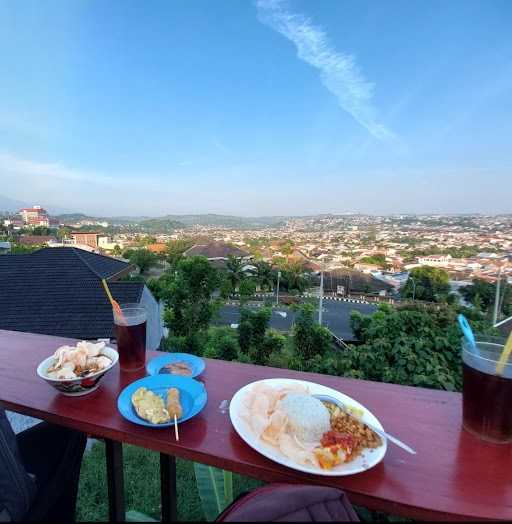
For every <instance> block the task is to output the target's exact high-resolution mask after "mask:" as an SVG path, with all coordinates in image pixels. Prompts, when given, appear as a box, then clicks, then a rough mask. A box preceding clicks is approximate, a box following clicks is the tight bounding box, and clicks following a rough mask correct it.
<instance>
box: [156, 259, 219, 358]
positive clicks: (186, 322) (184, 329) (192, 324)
mask: <svg viewBox="0 0 512 524" xmlns="http://www.w3.org/2000/svg"><path fill="white" fill-rule="evenodd" d="M219 281H220V279H219V274H218V271H217V270H216V269H215V268H213V267H212V266H211V265H210V263H209V262H208V260H207V259H206V258H205V257H199V256H198V257H190V258H183V259H182V260H180V261H179V262H178V263H177V265H176V267H175V269H174V270H173V271H167V272H166V273H165V274H164V275H162V276H161V277H160V278H159V279H158V280H153V281H152V282H151V283H150V284H149V286H150V289H151V290H152V291H153V292H154V294H155V296H156V297H157V298H158V299H162V300H163V301H164V303H165V306H166V310H165V315H164V321H165V325H166V326H167V327H168V328H169V330H170V332H171V338H170V340H169V344H170V346H169V347H177V348H180V349H183V350H184V351H189V352H191V353H200V352H201V351H202V349H201V342H204V337H205V336H206V332H207V329H208V326H209V324H210V320H211V319H212V316H213V314H214V313H215V311H216V310H217V308H218V306H219V304H218V303H217V302H216V301H214V300H213V299H212V295H213V292H214V291H215V290H216V289H217V288H218V285H219Z"/></svg>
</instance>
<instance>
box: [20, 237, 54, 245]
mask: <svg viewBox="0 0 512 524" xmlns="http://www.w3.org/2000/svg"><path fill="white" fill-rule="evenodd" d="M17 242H18V244H21V245H22V246H45V245H48V244H51V243H53V242H57V239H56V238H55V237H54V236H52V235H22V236H20V237H19V238H18V240H17Z"/></svg>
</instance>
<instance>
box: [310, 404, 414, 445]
mask: <svg viewBox="0 0 512 524" xmlns="http://www.w3.org/2000/svg"><path fill="white" fill-rule="evenodd" d="M313 397H315V398H317V399H318V400H321V401H322V402H330V403H331V404H335V405H336V406H338V407H339V408H340V409H341V410H342V411H344V412H345V413H347V414H348V415H350V416H351V417H354V415H353V414H352V413H351V412H350V410H349V409H348V408H347V406H345V404H343V402H342V401H341V400H338V399H337V398H334V397H331V396H329V395H313ZM354 418H356V419H357V417H354ZM357 420H359V419H357ZM360 422H362V423H363V424H365V425H366V426H367V427H369V428H370V429H371V430H372V431H374V432H375V433H377V435H379V436H380V437H382V438H385V439H386V440H389V441H390V442H392V443H393V444H395V445H396V446H398V447H399V448H402V449H403V450H405V451H407V453H411V455H416V451H414V449H412V448H411V447H409V446H408V445H407V444H404V443H403V442H402V441H401V440H398V439H397V438H396V437H393V435H390V434H389V433H386V432H385V431H384V430H382V429H379V428H377V427H375V426H374V425H373V424H369V423H368V422H363V421H360Z"/></svg>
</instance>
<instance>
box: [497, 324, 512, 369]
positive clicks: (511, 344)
mask: <svg viewBox="0 0 512 524" xmlns="http://www.w3.org/2000/svg"><path fill="white" fill-rule="evenodd" d="M510 353H512V331H511V332H510V335H509V336H508V339H507V342H506V344H505V347H504V348H503V351H502V352H501V356H500V359H499V360H498V364H497V365H496V375H501V374H502V373H503V370H504V369H505V366H506V365H507V360H508V358H509V357H510Z"/></svg>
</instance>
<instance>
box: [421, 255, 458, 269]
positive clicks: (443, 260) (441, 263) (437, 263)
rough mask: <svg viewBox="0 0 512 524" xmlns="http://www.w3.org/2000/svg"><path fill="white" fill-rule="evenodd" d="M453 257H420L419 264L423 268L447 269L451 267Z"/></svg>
mask: <svg viewBox="0 0 512 524" xmlns="http://www.w3.org/2000/svg"><path fill="white" fill-rule="evenodd" d="M451 259H452V256H451V255H427V256H424V257H418V264H420V265H422V266H432V267H446V266H449V265H450V261H451Z"/></svg>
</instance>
